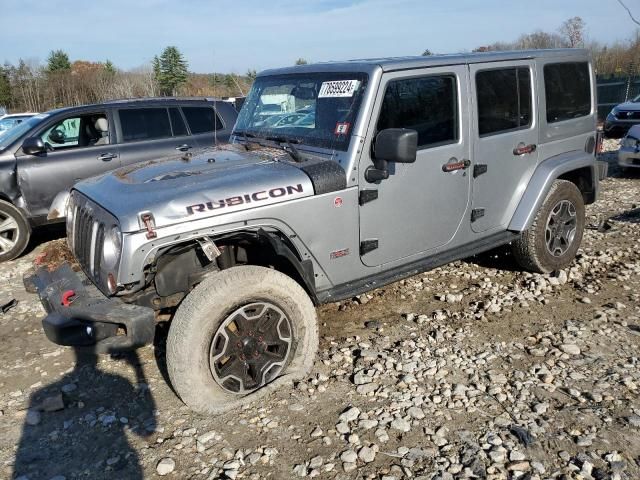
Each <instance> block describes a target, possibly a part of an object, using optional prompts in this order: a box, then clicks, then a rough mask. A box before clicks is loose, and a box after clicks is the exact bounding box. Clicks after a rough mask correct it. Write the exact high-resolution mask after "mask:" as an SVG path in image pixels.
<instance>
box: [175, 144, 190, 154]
mask: <svg viewBox="0 0 640 480" xmlns="http://www.w3.org/2000/svg"><path fill="white" fill-rule="evenodd" d="M176 150H180V151H181V152H186V151H187V150H191V145H187V144H186V143H183V144H182V145H178V146H177V147H176Z"/></svg>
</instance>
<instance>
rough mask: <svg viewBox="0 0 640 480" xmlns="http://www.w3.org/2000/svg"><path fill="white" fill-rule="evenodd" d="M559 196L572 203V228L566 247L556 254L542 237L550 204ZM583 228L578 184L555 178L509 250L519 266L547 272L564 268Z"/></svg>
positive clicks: (582, 207) (538, 271)
mask: <svg viewBox="0 0 640 480" xmlns="http://www.w3.org/2000/svg"><path fill="white" fill-rule="evenodd" d="M562 200H568V201H569V202H571V203H572V204H573V206H574V207H575V213H576V232H575V235H574V237H573V241H572V242H571V244H570V245H569V248H568V249H567V250H566V251H565V252H564V253H563V254H562V255H560V256H554V255H552V254H551V252H550V251H549V250H548V248H547V245H546V241H545V230H546V226H547V220H548V219H549V216H550V214H551V211H552V210H553V208H554V207H555V206H556V205H558V203H559V202H561V201H562ZM583 231H584V199H583V198H582V194H581V193H580V190H578V187H576V185H575V184H574V183H572V182H569V181H567V180H556V181H555V182H554V183H553V185H552V186H551V189H550V190H549V193H548V194H547V197H546V198H545V200H544V202H543V204H542V206H541V207H540V209H539V210H538V213H537V214H536V217H535V219H534V220H533V224H532V225H531V227H530V228H529V229H528V230H526V231H525V232H523V233H522V235H521V236H520V238H518V239H517V240H516V241H514V242H513V243H512V244H511V251H512V253H513V256H514V257H515V259H516V261H517V262H518V264H520V266H521V267H523V268H525V269H527V270H530V271H532V272H537V273H549V272H553V271H555V270H561V269H563V268H566V267H567V266H568V265H569V264H570V263H571V262H572V261H573V259H574V258H575V256H576V252H577V251H578V248H580V243H581V242H582V234H583Z"/></svg>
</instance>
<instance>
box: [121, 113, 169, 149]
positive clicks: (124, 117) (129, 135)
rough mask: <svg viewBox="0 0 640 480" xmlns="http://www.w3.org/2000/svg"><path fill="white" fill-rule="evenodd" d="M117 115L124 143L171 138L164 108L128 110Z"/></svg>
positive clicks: (167, 115)
mask: <svg viewBox="0 0 640 480" xmlns="http://www.w3.org/2000/svg"><path fill="white" fill-rule="evenodd" d="M119 114H120V126H121V128H122V140H123V141H124V142H135V141H139V140H151V139H154V138H166V137H170V136H171V125H170V124H169V114H168V113H167V109H166V108H129V109H126V110H120V111H119Z"/></svg>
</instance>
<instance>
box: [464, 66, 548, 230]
mask: <svg viewBox="0 0 640 480" xmlns="http://www.w3.org/2000/svg"><path fill="white" fill-rule="evenodd" d="M535 76H536V70H535V62H533V61H529V60H521V61H510V62H496V63H489V64H472V65H471V66H470V78H471V88H472V98H473V101H474V103H475V108H474V111H475V112H476V113H475V115H474V122H473V137H474V146H473V158H474V164H475V165H474V172H473V186H472V192H473V193H472V212H471V228H472V229H473V231H475V232H485V231H489V230H500V229H504V228H506V227H507V225H508V223H509V221H510V219H511V217H512V216H513V212H514V211H515V209H516V207H517V205H518V202H519V201H520V197H521V195H522V190H523V189H524V187H525V186H526V185H527V183H528V181H529V179H530V178H531V175H532V174H533V171H534V170H535V167H536V164H537V162H538V151H537V143H538V122H537V111H536V107H535V106H536V105H537V102H536V95H537V93H536V91H535V88H534V85H535Z"/></svg>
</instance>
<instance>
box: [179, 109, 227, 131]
mask: <svg viewBox="0 0 640 480" xmlns="http://www.w3.org/2000/svg"><path fill="white" fill-rule="evenodd" d="M182 112H183V113H184V116H185V118H186V119H187V123H188V124H189V128H190V129H191V133H192V134H193V135H196V134H198V133H207V132H213V130H214V129H215V130H222V129H223V128H224V125H223V124H222V122H221V121H220V119H219V118H218V115H216V113H215V112H214V111H213V108H211V107H182Z"/></svg>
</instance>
